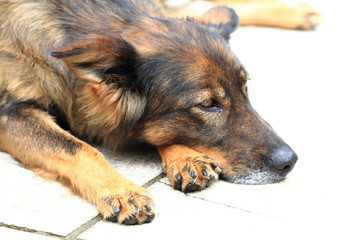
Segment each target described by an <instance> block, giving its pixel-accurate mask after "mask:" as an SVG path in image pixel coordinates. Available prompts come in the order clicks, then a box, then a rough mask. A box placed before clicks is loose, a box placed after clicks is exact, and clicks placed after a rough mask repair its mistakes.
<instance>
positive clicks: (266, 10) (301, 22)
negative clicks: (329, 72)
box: [157, 0, 322, 30]
mask: <svg viewBox="0 0 360 240" xmlns="http://www.w3.org/2000/svg"><path fill="white" fill-rule="evenodd" d="M157 2H158V5H159V6H161V8H162V10H163V12H164V13H165V14H168V15H170V16H176V17H186V16H193V17H194V16H196V17H199V16H200V15H201V14H203V13H204V12H206V11H207V10H209V9H210V8H212V7H215V6H221V5H226V6H229V7H231V8H233V9H234V10H235V12H236V13H237V14H238V15H239V17H240V25H241V26H266V27H278V28H284V29H297V30H312V29H315V28H316V27H317V26H318V25H319V24H320V22H321V17H322V16H321V14H320V13H319V12H318V11H317V9H316V8H315V7H314V6H312V5H310V4H307V3H304V2H294V1H293V0H291V1H289V0H207V1H196V0H191V1H190V0H157Z"/></svg>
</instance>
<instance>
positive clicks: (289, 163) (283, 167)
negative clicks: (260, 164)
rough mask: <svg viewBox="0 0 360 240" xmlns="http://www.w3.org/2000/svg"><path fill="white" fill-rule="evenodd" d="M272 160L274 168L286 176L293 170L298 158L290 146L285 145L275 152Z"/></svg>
mask: <svg viewBox="0 0 360 240" xmlns="http://www.w3.org/2000/svg"><path fill="white" fill-rule="evenodd" d="M270 159H271V163H272V165H273V167H274V168H275V169H276V170H277V171H278V172H279V173H280V174H282V175H284V176H285V175H286V174H288V173H289V172H290V171H291V170H292V169H293V167H294V165H295V163H296V161H297V159H298V157H297V155H296V153H295V152H294V151H293V150H292V149H291V148H290V147H289V146H287V145H285V146H282V147H280V148H278V149H277V150H275V151H274V153H273V154H272V155H271V157H270Z"/></svg>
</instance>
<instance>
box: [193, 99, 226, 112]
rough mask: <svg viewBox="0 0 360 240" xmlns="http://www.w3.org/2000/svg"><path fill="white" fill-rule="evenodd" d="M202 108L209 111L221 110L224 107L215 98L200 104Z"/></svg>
mask: <svg viewBox="0 0 360 240" xmlns="http://www.w3.org/2000/svg"><path fill="white" fill-rule="evenodd" d="M199 106H200V108H201V109H203V110H205V111H208V112H220V111H222V108H221V106H220V104H218V103H217V102H216V101H215V100H214V99H207V100H205V101H204V102H202V103H200V104H199Z"/></svg>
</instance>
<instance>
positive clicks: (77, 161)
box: [0, 101, 155, 224]
mask: <svg viewBox="0 0 360 240" xmlns="http://www.w3.org/2000/svg"><path fill="white" fill-rule="evenodd" d="M7 102H8V104H7V105H5V106H4V105H3V106H2V108H0V150H1V151H6V152H8V153H10V154H12V155H13V156H14V157H15V158H17V159H18V160H20V161H21V162H22V163H23V164H24V165H25V166H27V167H28V168H30V169H34V170H40V171H41V172H44V173H45V174H46V175H47V176H51V177H52V178H53V179H57V180H60V181H61V182H63V183H66V184H67V185H69V186H70V187H71V188H72V190H74V191H75V192H76V193H78V194H79V195H81V196H82V197H83V198H85V199H87V200H89V201H91V202H93V203H95V204H96V205H97V207H98V209H99V211H100V213H101V214H102V216H103V217H104V218H105V219H107V220H110V221H115V222H117V221H118V222H121V223H124V224H140V223H144V222H150V221H151V220H152V219H153V218H154V216H155V215H154V206H153V201H152V198H151V196H150V195H149V194H148V193H147V191H146V190H145V189H144V188H142V187H139V186H137V185H135V184H134V183H132V182H130V181H129V180H127V179H126V178H125V177H124V176H122V175H120V174H119V173H118V172H117V171H116V170H115V169H114V168H113V167H112V166H111V165H110V163H109V162H108V161H107V160H106V159H105V158H104V156H103V155H102V154H101V153H100V152H99V151H97V150H95V149H94V148H93V147H91V146H89V145H88V144H86V143H84V142H82V141H80V140H78V139H76V138H75V137H73V136H72V135H71V134H69V133H68V132H66V131H64V130H63V129H61V128H60V127H58V126H57V125H56V123H55V122H54V120H53V119H52V117H50V116H49V115H48V114H47V113H46V112H44V111H42V110H39V109H38V108H36V106H35V105H33V104H31V103H19V102H17V103H16V102H12V103H10V104H9V101H7ZM10 102H11V101H10Z"/></svg>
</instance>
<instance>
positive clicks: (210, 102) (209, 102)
mask: <svg viewBox="0 0 360 240" xmlns="http://www.w3.org/2000/svg"><path fill="white" fill-rule="evenodd" d="M201 106H202V107H205V108H210V107H212V106H214V100H212V99H209V100H206V101H204V102H203V103H201Z"/></svg>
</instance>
